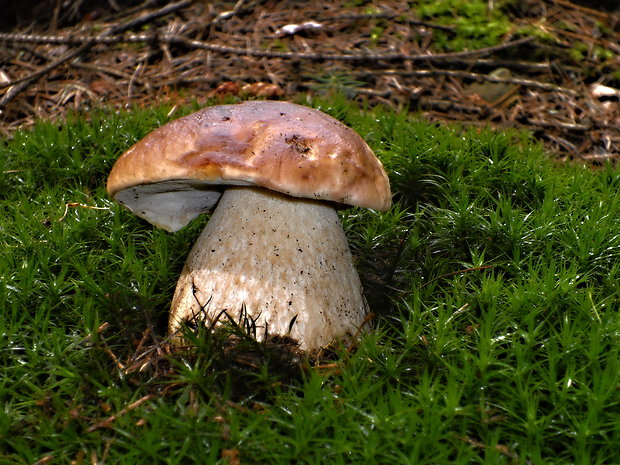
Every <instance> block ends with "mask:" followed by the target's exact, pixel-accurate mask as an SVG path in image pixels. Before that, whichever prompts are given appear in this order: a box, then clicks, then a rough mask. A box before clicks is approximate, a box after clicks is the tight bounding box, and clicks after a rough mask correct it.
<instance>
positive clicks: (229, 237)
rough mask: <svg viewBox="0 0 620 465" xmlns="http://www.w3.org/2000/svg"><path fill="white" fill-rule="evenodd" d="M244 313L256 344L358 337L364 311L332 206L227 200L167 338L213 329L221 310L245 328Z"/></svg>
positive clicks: (234, 196)
mask: <svg viewBox="0 0 620 465" xmlns="http://www.w3.org/2000/svg"><path fill="white" fill-rule="evenodd" d="M242 308H244V309H245V312H246V316H247V317H249V318H251V319H252V320H253V321H254V323H255V324H256V328H257V332H256V333H257V338H258V339H259V340H261V339H263V338H264V337H265V334H266V333H267V334H268V335H269V336H271V335H284V336H290V337H292V338H293V339H295V340H297V342H298V343H299V345H300V348H301V349H303V350H308V351H312V350H316V349H318V348H320V347H323V346H325V345H328V344H330V343H332V342H334V341H335V340H337V339H341V340H345V341H346V340H350V339H351V338H352V337H354V336H355V335H356V334H357V333H358V332H359V330H360V327H361V326H362V325H363V324H364V319H365V317H366V315H367V304H366V301H365V299H364V297H363V295H362V289H361V284H360V280H359V276H358V274H357V271H356V270H355V267H354V265H353V259H352V257H351V252H350V251H349V246H348V244H347V240H346V237H345V235H344V232H343V230H342V226H341V224H340V219H339V218H338V215H337V213H336V211H335V210H334V209H333V208H332V207H331V206H329V205H327V204H325V203H321V202H315V201H308V200H303V199H297V198H293V197H289V196H286V195H280V194H277V193H274V192H271V191H267V190H263V189H256V188H245V187H243V188H231V189H228V190H227V191H226V192H224V195H223V196H222V199H221V200H220V203H219V204H218V207H217V209H216V211H215V212H214V213H213V215H212V216H211V219H210V220H209V222H208V224H207V226H206V228H205V229H204V231H203V232H202V234H201V235H200V237H199V239H198V241H197V242H196V244H195V245H194V247H193V249H192V251H191V252H190V255H189V257H188V259H187V262H186V264H185V267H184V269H183V272H182V274H181V277H180V279H179V281H178V284H177V288H176V291H175V294H174V299H173V301H172V308H171V314H170V323H169V330H170V333H171V334H173V333H175V332H176V331H177V330H178V329H179V326H180V324H181V323H182V322H183V321H187V320H195V321H199V322H202V323H204V324H207V325H209V324H210V323H212V322H213V321H214V320H215V319H216V318H217V317H218V316H219V315H220V313H221V311H222V310H226V312H227V313H228V315H229V316H230V317H232V318H233V319H234V320H235V321H240V320H242V319H243V315H241V312H242ZM225 319H226V318H220V320H225Z"/></svg>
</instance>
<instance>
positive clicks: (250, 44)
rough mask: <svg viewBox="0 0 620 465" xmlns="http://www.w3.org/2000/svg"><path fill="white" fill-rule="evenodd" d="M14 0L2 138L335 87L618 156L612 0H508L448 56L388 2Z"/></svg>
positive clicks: (7, 15)
mask: <svg viewBox="0 0 620 465" xmlns="http://www.w3.org/2000/svg"><path fill="white" fill-rule="evenodd" d="M9 3H10V4H9V5H7V6H6V8H5V9H4V11H3V15H2V16H1V17H0V30H1V31H2V32H0V131H1V132H2V133H4V134H5V135H6V136H8V137H10V135H11V133H12V132H13V131H14V130H16V129H18V128H24V127H29V126H30V125H32V124H33V122H34V121H35V120H36V119H39V118H46V119H56V118H62V117H64V116H65V115H66V113H67V112H68V111H78V112H88V111H89V110H90V109H92V108H94V107H97V106H108V107H109V106H112V107H117V108H131V107H132V106H150V105H153V104H155V103H166V104H170V105H172V110H171V112H174V110H175V108H178V106H181V105H186V104H189V103H191V102H198V104H204V103H206V102H207V101H208V100H209V99H212V98H215V99H220V98H225V97H227V96H230V95H237V96H241V97H245V98H273V99H293V98H295V99H299V98H300V96H301V98H303V96H304V95H308V96H314V95H325V96H329V95H332V94H335V93H344V94H345V95H346V96H347V97H348V98H350V99H352V100H357V101H360V102H361V103H363V104H364V105H368V106H374V105H386V106H389V107H396V108H402V107H406V108H409V110H411V111H413V112H418V113H420V114H421V115H422V116H423V117H424V118H427V119H428V120H431V121H438V122H460V123H462V124H466V125H491V126H493V127H497V128H526V129H528V130H530V131H531V133H532V135H533V137H534V138H536V139H538V140H540V141H541V142H542V143H543V144H544V145H545V146H546V148H547V149H548V150H549V152H550V153H553V154H554V155H555V156H556V157H557V158H558V159H559V160H566V161H568V160H572V161H587V162H588V163H592V164H595V165H601V164H606V163H607V162H615V161H617V160H618V159H619V158H620V90H619V89H620V7H618V3H617V1H615V0H613V1H606V2H592V1H591V2H587V1H582V2H579V3H572V2H569V1H568V0H527V1H522V2H513V5H518V6H512V7H507V10H506V11H507V12H508V14H509V15H510V17H511V21H512V23H513V24H514V25H515V26H514V28H513V29H512V30H511V31H509V32H508V33H506V34H505V36H504V37H502V39H501V43H500V44H499V45H497V46H494V47H485V48H477V49H468V50H464V51H461V52H451V53H445V52H442V50H441V49H440V47H439V46H438V40H437V39H438V37H439V36H440V35H442V36H443V37H448V38H449V37H453V36H455V35H456V34H457V33H458V31H457V30H456V29H455V28H454V27H452V26H446V25H445V24H440V23H439V22H434V21H432V20H423V19H422V18H421V17H420V16H419V15H418V14H417V12H416V9H415V8H411V7H410V6H409V3H411V2H405V1H399V0H387V1H380V2H379V1H374V2H373V1H359V0H358V1H355V0H332V1H324V2H306V1H301V0H298V1H294V0H288V1H274V0H239V1H236V2H235V1H228V2H225V1H223V2H206V1H198V0H195V1H191V0H181V1H177V2H172V3H171V2H165V1H157V0H146V1H144V0H142V1H131V0H102V1H99V2H87V1H84V0H76V1H73V2H63V1H61V0H22V1H20V2H9ZM497 3H499V2H497ZM488 5H489V8H493V5H494V2H492V1H489V2H488ZM524 27H529V30H530V31H535V33H534V34H528V35H524V34H523V33H520V32H519V31H522V30H523V28H524ZM545 37H552V38H553V40H547V39H545Z"/></svg>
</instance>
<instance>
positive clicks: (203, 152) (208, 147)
mask: <svg viewBox="0 0 620 465" xmlns="http://www.w3.org/2000/svg"><path fill="white" fill-rule="evenodd" d="M107 190H108V193H109V194H110V195H111V196H112V197H113V198H114V199H115V200H116V201H118V202H119V203H121V204H123V205H124V206H125V207H127V208H128V209H129V210H131V211H132V212H134V213H135V214H136V215H138V216H140V217H142V218H144V219H146V220H147V221H149V222H151V223H153V224H154V225H156V226H158V227H160V228H163V229H165V230H167V231H177V230H179V229H181V228H182V227H184V226H185V225H187V224H188V223H189V222H190V221H191V220H193V219H194V218H195V217H197V216H198V215H200V214H201V213H203V212H209V211H212V210H213V209H214V208H215V207H216V205H217V208H215V211H214V212H213V214H212V216H211V218H210V219H209V222H208V223H207V226H206V227H205V229H204V231H203V232H202V234H201V235H200V237H199V238H198V240H197V242H196V243H195V245H194V247H193V248H192V250H191V252H190V254H189V257H188V259H187V262H186V264H185V266H184V269H183V271H182V274H181V277H180V279H179V281H178V284H177V288H176V291H175V293H174V297H173V301H172V305H171V311H170V319H169V328H168V329H169V331H170V333H171V334H174V333H176V332H177V331H178V330H179V328H180V326H181V324H182V323H183V322H185V321H195V322H201V323H204V324H207V325H209V324H211V323H213V322H215V321H216V319H217V318H218V317H219V316H220V315H221V313H222V311H223V310H225V311H226V312H227V313H228V315H229V316H230V317H231V318H233V319H235V320H237V321H238V320H239V319H240V318H242V317H246V318H250V319H251V321H252V322H253V324H254V325H255V327H256V328H257V331H256V334H257V338H258V339H263V338H264V337H265V335H282V336H289V337H291V338H293V339H295V340H296V341H297V343H298V344H299V347H300V349H302V350H307V351H313V350H316V349H318V348H320V347H323V346H325V345H327V344H330V343H331V342H333V341H335V340H343V341H345V342H346V341H350V340H351V338H352V337H353V336H354V335H355V334H357V333H358V332H359V330H360V329H361V327H362V326H363V325H364V322H365V318H366V316H367V312H368V309H367V304H366V301H365V299H364V296H363V294H362V289H361V283H360V279H359V276H358V274H357V271H356V269H355V267H354V263H353V259H352V256H351V252H350V251H349V246H348V244H347V240H346V237H345V235H344V232H343V230H342V226H341V224H340V220H339V218H338V214H337V212H336V208H338V207H339V206H344V205H353V206H359V207H368V208H372V209H376V210H380V211H383V210H386V209H387V208H389V206H390V203H391V194H390V186H389V181H388V178H387V175H386V173H385V170H384V169H383V166H382V165H381V162H380V161H379V160H378V159H377V158H376V156H375V155H374V154H373V152H372V150H371V149H370V148H369V147H368V145H367V144H366V142H365V141H364V140H363V139H362V138H361V137H360V136H359V135H358V134H357V133H355V132H354V131H353V130H352V129H350V128H348V127H347V126H345V125H344V124H342V123H341V122H339V121H338V120H336V119H334V118H332V117H331V116H328V115H326V114H325V113H322V112H320V111H318V110H314V109H311V108H307V107H304V106H301V105H296V104H293V103H288V102H279V101H253V102H244V103H239V104H234V105H218V106H211V107H207V108H204V109H203V110H200V111H198V112H196V113H193V114H191V115H188V116H185V117H183V118H179V119H177V120H175V121H172V122H170V123H168V124H166V125H164V126H162V127H160V128H158V129H156V130H155V131H153V132H152V133H150V134H148V135H147V136H146V137H145V138H144V139H142V140H141V141H139V142H138V143H136V144H135V145H134V146H133V147H131V148H130V149H129V150H127V151H126V152H125V153H124V154H123V155H122V156H121V157H120V158H119V159H118V160H117V161H116V163H115V164H114V166H113V168H112V171H111V173H110V176H109V179H108V185H107ZM242 311H243V312H245V314H244V315H242V314H241V312H242Z"/></svg>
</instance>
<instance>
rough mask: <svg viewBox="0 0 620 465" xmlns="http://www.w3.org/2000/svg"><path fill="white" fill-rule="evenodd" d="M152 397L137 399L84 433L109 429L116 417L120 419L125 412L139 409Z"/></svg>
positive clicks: (149, 395)
mask: <svg viewBox="0 0 620 465" xmlns="http://www.w3.org/2000/svg"><path fill="white" fill-rule="evenodd" d="M154 397H155V396H154V395H153V394H148V395H146V396H144V397H141V398H140V399H138V400H137V401H135V402H133V403H132V404H129V405H128V406H127V407H125V408H124V409H122V410H121V411H119V412H118V413H115V414H114V415H111V416H109V417H108V418H106V419H105V420H103V421H100V422H99V423H95V424H94V425H93V426H91V427H90V428H88V429H87V430H86V431H87V432H89V433H92V432H94V431H97V430H98V429H101V428H109V427H110V426H112V423H114V421H116V419H117V418H118V417H120V416H122V415H125V414H126V413H127V412H130V411H132V410H135V409H136V408H137V407H139V406H140V405H142V404H143V403H145V402H147V401H149V400H151V399H153V398H154Z"/></svg>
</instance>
